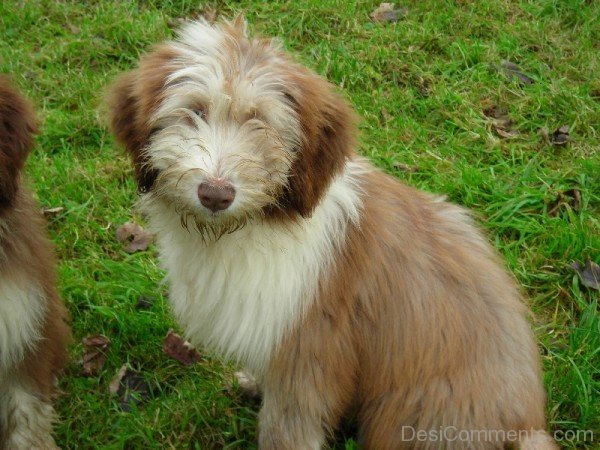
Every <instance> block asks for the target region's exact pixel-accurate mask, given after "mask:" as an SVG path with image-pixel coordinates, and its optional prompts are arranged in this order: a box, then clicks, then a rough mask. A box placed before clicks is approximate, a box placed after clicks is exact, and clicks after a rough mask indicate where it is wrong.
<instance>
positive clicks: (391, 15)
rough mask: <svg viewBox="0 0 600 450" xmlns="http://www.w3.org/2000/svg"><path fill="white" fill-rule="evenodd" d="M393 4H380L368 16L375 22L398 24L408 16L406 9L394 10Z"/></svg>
mask: <svg viewBox="0 0 600 450" xmlns="http://www.w3.org/2000/svg"><path fill="white" fill-rule="evenodd" d="M394 6H395V5H394V4H393V3H382V4H380V5H379V6H378V7H377V9H375V11H373V12H372V13H371V14H370V16H371V19H373V21H375V22H380V23H390V22H398V20H400V19H402V18H403V17H405V16H406V15H407V14H408V8H405V7H403V8H395V7H394Z"/></svg>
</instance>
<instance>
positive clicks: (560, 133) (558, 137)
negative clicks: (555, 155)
mask: <svg viewBox="0 0 600 450" xmlns="http://www.w3.org/2000/svg"><path fill="white" fill-rule="evenodd" d="M570 139H571V137H570V136H569V125H563V126H562V127H559V128H557V129H556V130H555V131H554V133H552V135H551V136H550V143H551V144H553V145H565V144H566V143H567V142H569V140H570Z"/></svg>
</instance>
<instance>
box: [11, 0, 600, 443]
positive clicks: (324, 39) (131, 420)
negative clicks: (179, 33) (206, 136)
mask: <svg viewBox="0 0 600 450" xmlns="http://www.w3.org/2000/svg"><path fill="white" fill-rule="evenodd" d="M378 4H379V2H378V1H364V2H345V1H314V0H313V1H300V0H297V1H269V2H266V1H240V2H233V1H231V2H230V1H224V2H215V3H212V5H213V6H215V7H216V8H217V9H218V11H219V13H220V14H223V15H225V16H228V17H231V16H232V15H234V14H237V13H240V12H242V13H244V14H245V15H246V17H247V18H248V19H249V21H250V23H251V25H252V27H253V28H254V29H255V30H257V31H259V32H260V33H263V34H265V35H275V36H279V37H280V38H281V39H282V40H283V41H284V43H285V45H286V46H287V47H288V48H289V49H290V50H291V51H293V52H295V53H297V54H298V55H299V59H300V60H301V61H303V62H304V63H306V64H307V65H309V66H311V67H313V68H315V69H316V70H317V71H319V72H320V73H322V74H323V75H325V76H326V77H328V78H329V79H330V80H331V81H332V82H334V83H336V84H338V85H339V86H340V87H341V89H342V90H343V91H344V92H345V94H346V95H347V97H348V98H349V100H350V101H351V102H352V103H353V104H354V106H355V107H356V109H357V110H358V112H359V113H360V115H361V116H362V118H363V121H362V124H361V132H362V137H361V148H360V152H361V153H363V154H364V155H365V156H367V157H369V158H370V159H371V160H373V161H374V162H375V163H376V164H377V165H379V166H380V167H382V168H383V169H384V170H386V171H388V172H390V173H392V174H394V175H396V176H397V177H398V178H400V179H402V180H404V181H405V182H406V183H409V184H411V185H414V186H417V187H419V188H422V189H425V190H428V191H432V192H438V193H444V194H446V195H447V196H448V197H449V198H450V199H451V200H452V201H454V202H457V203H460V204H462V205H465V206H467V207H469V208H471V209H473V210H474V211H475V212H476V214H477V216H478V217H479V218H480V219H481V221H482V224H483V226H484V227H485V228H486V230H487V232H488V234H489V236H490V239H491V240H492V241H493V242H494V244H495V245H496V247H497V248H498V249H499V250H500V252H501V253H502V254H503V255H504V257H505V258H506V261H507V264H508V266H509V268H510V269H511V270H512V272H513V273H514V274H515V275H516V277H517V278H518V280H519V282H520V283H521V284H522V285H523V287H524V292H525V293H526V294H527V296H528V298H529V299H530V303H531V306H532V309H533V310H534V313H535V319H534V323H533V326H534V329H535V332H536V335H537V337H538V339H539V345H540V348H541V351H542V356H543V364H544V369H545V384H546V387H547V390H548V418H549V426H550V428H551V429H552V430H562V431H565V430H592V431H594V433H595V438H596V441H595V443H594V442H591V441H589V440H588V441H587V442H583V441H571V442H564V443H563V444H564V445H565V446H566V448H587V449H592V448H598V442H599V439H600V315H599V314H598V302H599V296H598V292H595V291H592V290H587V289H586V288H584V287H582V286H581V284H580V283H579V281H578V279H577V277H576V275H575V274H574V273H573V271H572V270H571V269H569V268H568V264H569V263H571V262H572V261H575V260H579V261H584V260H585V259H587V258H591V259H592V260H595V261H596V262H599V263H600V223H599V222H600V157H599V153H598V148H599V144H600V139H599V138H600V82H599V81H598V80H599V78H598V74H599V73H600V58H599V54H600V44H599V43H600V21H598V17H600V3H598V2H594V1H583V0H560V1H558V0H500V1H496V2H488V1H484V0H480V1H475V0H470V1H469V0H466V1H458V0H456V1H449V0H448V1H442V0H422V1H405V2H403V3H402V4H403V5H405V6H407V7H408V9H409V12H408V15H407V16H406V17H405V18H404V19H402V20H401V21H399V22H398V23H396V24H385V25H380V24H374V23H373V22H372V21H371V20H370V19H369V17H368V14H369V13H370V12H371V11H372V10H374V9H375V8H376V6H377V5H378ZM200 9H201V8H200V6H199V5H198V3H197V2H195V1H194V2H192V1H185V0H182V1H162V2H161V1H152V0H138V1H137V2H112V1H108V0H95V1H90V2H85V3H84V2H75V1H66V0H62V1H50V0H46V1H43V0H29V1H17V0H5V1H3V2H1V3H0V72H9V73H12V74H13V77H14V79H15V81H16V83H17V84H18V85H19V86H20V87H21V88H22V89H23V90H24V91H25V92H26V93H27V95H28V96H30V97H31V98H32V99H33V100H34V102H35V104H36V105H37V107H38V111H39V115H40V116H41V118H42V119H43V122H44V126H43V131H42V134H41V135H40V136H39V138H38V140H37V142H38V144H39V145H38V146H37V148H36V151H35V152H34V154H33V156H32V157H31V158H30V160H29V163H28V168H27V171H28V175H29V178H30V180H31V184H32V185H33V186H34V187H35V189H36V191H37V195H38V197H39V200H40V203H41V204H42V205H43V206H48V207H52V206H63V207H65V210H64V211H63V212H62V213H61V214H60V215H59V216H57V217H55V218H53V219H52V220H51V221H50V224H49V230H50V235H51V237H52V239H53V241H54V242H55V243H56V245H57V251H58V256H59V257H60V260H61V263H60V288H61V292H62V294H63V297H64V299H65V302H66V303H67V305H68V307H69V309H70V311H71V314H72V316H73V329H74V334H75V338H76V339H75V344H74V346H73V348H72V355H73V357H72V362H71V364H70V366H69V367H68V369H67V371H66V375H65V377H64V378H63V379H62V381H61V388H62V391H63V395H62V396H61V398H60V400H59V401H58V403H57V409H58V413H59V415H60V417H61V422H60V424H58V425H57V427H56V437H57V441H58V443H59V444H60V445H61V446H62V447H64V448H70V449H95V448H109V449H121V448H127V449H137V448H139V449H142V448H143V449H162V448H202V449H206V448H222V447H226V448H241V449H246V448H254V447H255V439H256V412H257V411H256V407H255V406H253V405H251V404H249V403H247V402H246V401H244V399H242V398H241V395H240V393H239V392H238V391H237V390H236V389H235V388H233V389H232V388H228V383H229V382H230V380H231V372H232V368H231V367H229V366H226V365H223V364H222V363H221V362H220V361H219V360H218V359H216V358H213V357H211V356H209V355H206V356H205V358H204V359H203V361H202V362H201V363H199V364H196V365H195V366H193V367H192V368H183V367H182V366H180V365H179V364H178V363H176V362H174V361H173V360H171V359H169V358H168V357H167V356H165V355H164V354H163V353H162V351H161V344H162V339H163V337H164V336H165V334H166V332H167V330H168V329H169V328H170V327H175V328H176V326H175V324H174V323H173V321H172V319H171V317H170V315H169V312H168V305H167V301H166V298H165V287H164V286H162V285H161V284H160V281H161V277H162V274H161V271H160V269H159V268H158V267H157V264H156V260H155V255H154V251H153V249H152V250H151V251H148V252H144V253H140V254H135V255H128V254H126V253H125V252H123V250H122V247H121V246H120V245H119V244H118V243H117V242H116V240H115V237H114V235H115V228H116V227H117V226H118V225H119V224H121V223H123V222H125V221H127V220H129V219H130V218H131V217H132V215H133V213H132V205H133V204H134V202H135V200H136V194H135V186H134V182H133V180H132V171H131V169H130V165H129V162H128V161H127V159H126V158H125V156H124V155H123V154H122V153H121V152H120V151H119V150H118V149H116V148H115V145H114V143H113V141H112V139H111V137H110V136H109V135H108V133H107V132H106V130H105V129H104V128H103V127H102V126H101V125H100V122H99V120H98V107H99V104H100V100H101V96H102V91H103V88H104V87H105V86H106V85H107V84H108V83H109V82H110V80H111V79H112V78H113V77H114V76H115V75H116V74H118V73H119V72H121V71H122V70H125V69H127V68H130V67H132V66H133V65H134V64H135V62H136V60H137V59H138V57H139V55H140V54H141V53H143V52H144V51H145V50H146V49H147V48H148V47H149V46H150V45H151V44H152V43H154V42H157V41H160V40H162V39H165V38H167V37H169V36H171V33H172V31H171V29H170V27H169V24H170V23H173V22H174V20H175V19H177V18H180V17H192V16H194V15H195V14H197V13H198V12H199V11H200ZM503 59H506V60H510V61H512V62H515V63H517V64H518V65H519V66H520V67H521V69H522V71H523V72H524V73H526V74H527V75H528V76H529V77H530V78H532V79H533V80H534V81H535V83H534V84H532V85H526V86H521V85H520V84H519V83H518V82H517V81H516V80H509V79H507V77H506V76H505V75H504V74H503V73H502V72H501V71H499V70H498V67H499V65H500V62H501V61H502V60H503ZM493 105H497V106H499V107H502V108H506V109H507V110H508V114H509V116H510V118H511V119H512V120H513V122H514V125H513V128H514V129H515V130H516V131H517V132H518V135H517V136H516V137H515V138H512V139H503V138H500V137H499V136H498V135H497V133H496V132H495V130H494V128H493V126H492V125H491V123H490V120H489V119H488V118H486V116H485V115H484V113H483V111H484V110H485V109H486V108H488V107H490V106H493ZM565 124H567V125H569V126H570V136H571V142H570V143H569V144H568V145H566V146H562V147H558V146H553V145H550V144H549V143H548V142H546V140H545V139H544V138H543V137H542V132H541V130H543V129H546V130H547V132H549V133H550V134H551V133H552V132H553V131H554V130H555V129H556V128H558V127H560V126H562V125H565ZM406 166H408V168H409V169H410V170H407V168H406ZM569 189H578V190H579V191H580V192H581V198H582V202H581V206H580V207H579V208H576V207H574V206H573V202H571V203H570V204H569V202H568V201H565V202H563V203H564V204H562V206H561V207H560V209H559V211H558V214H554V215H551V214H548V212H549V210H551V208H552V205H553V202H554V201H555V199H556V198H557V196H558V195H559V194H561V193H564V192H566V191H568V190H569ZM566 200H568V198H566ZM140 296H149V297H152V298H155V299H156V301H155V303H154V305H153V306H152V308H151V309H149V310H138V309H136V308H135V304H136V302H137V300H138V298H139V297H140ZM97 333H102V334H105V335H106V336H108V337H109V338H110V339H111V342H112V344H111V347H110V352H109V356H108V360H107V362H106V364H105V366H104V368H103V370H102V371H101V373H100V374H99V376H97V377H93V378H84V377H82V376H81V375H80V370H81V369H80V365H79V363H78V359H79V358H80V357H81V354H82V347H81V344H79V342H80V340H81V338H82V337H84V336H87V335H91V334H97ZM124 363H129V364H130V365H131V366H132V367H134V368H136V369H137V370H139V371H140V372H142V373H143V374H144V375H145V376H146V377H147V378H148V379H149V380H152V381H154V382H155V383H156V384H157V385H158V386H159V390H158V392H157V393H156V397H155V398H154V399H152V400H150V401H149V402H147V403H145V404H144V405H142V406H141V407H140V408H139V409H138V410H134V411H133V412H131V413H123V412H120V411H119V407H118V403H117V401H116V400H115V399H114V397H111V396H110V395H109V393H108V383H109V381H110V379H111V378H112V377H113V375H114V374H115V373H116V372H117V371H118V369H119V367H121V365H123V364H124ZM354 447H355V446H354V444H352V442H347V443H345V444H343V443H339V444H338V448H347V449H351V448H354Z"/></svg>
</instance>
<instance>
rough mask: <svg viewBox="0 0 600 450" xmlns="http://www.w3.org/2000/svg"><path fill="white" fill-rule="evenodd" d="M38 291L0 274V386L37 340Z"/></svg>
mask: <svg viewBox="0 0 600 450" xmlns="http://www.w3.org/2000/svg"><path fill="white" fill-rule="evenodd" d="M44 310H45V307H44V301H43V296H42V294H41V292H40V289H39V287H38V286H36V285H32V284H31V283H30V282H29V281H28V280H25V279H22V278H18V277H14V276H10V275H5V274H0V382H1V381H2V377H3V373H5V372H6V371H7V370H8V369H9V368H11V367H13V366H14V365H15V364H18V363H19V362H20V361H21V360H22V359H23V356H24V354H25V351H26V350H27V349H28V348H30V347H31V346H33V345H35V344H36V343H37V341H38V340H39V339H40V322H41V320H42V318H43V316H44Z"/></svg>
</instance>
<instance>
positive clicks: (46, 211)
mask: <svg viewBox="0 0 600 450" xmlns="http://www.w3.org/2000/svg"><path fill="white" fill-rule="evenodd" d="M64 210H65V208H64V207H62V206H56V207H55V208H42V214H43V215H44V217H45V218H46V219H49V218H51V217H56V216H58V215H59V214H60V213H61V212H63V211H64Z"/></svg>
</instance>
